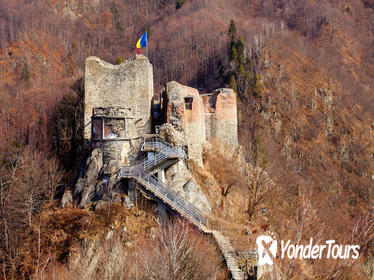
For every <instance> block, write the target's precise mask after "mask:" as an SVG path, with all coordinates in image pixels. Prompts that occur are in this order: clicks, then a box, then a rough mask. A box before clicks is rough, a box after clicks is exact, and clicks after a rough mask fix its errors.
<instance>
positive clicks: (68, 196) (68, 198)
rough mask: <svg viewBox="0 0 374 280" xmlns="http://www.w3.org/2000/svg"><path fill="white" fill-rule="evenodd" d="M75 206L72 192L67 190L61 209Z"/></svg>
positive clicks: (62, 199)
mask: <svg viewBox="0 0 374 280" xmlns="http://www.w3.org/2000/svg"><path fill="white" fill-rule="evenodd" d="M72 204H73V195H72V193H71V191H70V190H65V191H64V194H63V195H62V198H61V207H62V208H64V207H67V206H71V205H72Z"/></svg>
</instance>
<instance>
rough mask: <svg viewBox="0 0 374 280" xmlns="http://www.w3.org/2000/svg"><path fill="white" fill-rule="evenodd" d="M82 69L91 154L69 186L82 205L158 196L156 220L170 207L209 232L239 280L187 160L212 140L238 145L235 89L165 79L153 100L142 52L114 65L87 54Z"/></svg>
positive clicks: (196, 157) (149, 72)
mask: <svg viewBox="0 0 374 280" xmlns="http://www.w3.org/2000/svg"><path fill="white" fill-rule="evenodd" d="M85 71H86V72H85V102H84V139H85V142H86V144H87V146H88V147H91V148H92V152H91V156H90V157H89V158H88V159H87V160H86V163H85V165H84V166H82V168H81V172H80V174H79V178H78V180H77V183H76V185H75V188H74V197H75V199H76V200H77V201H78V202H79V205H80V206H81V207H85V206H88V205H89V206H94V207H96V208H97V207H100V206H101V205H103V204H105V203H110V202H112V201H119V202H121V203H123V204H125V205H126V206H127V207H132V206H133V205H134V203H135V195H134V194H135V193H136V188H137V187H138V188H139V189H141V191H142V192H143V193H146V194H147V196H149V197H151V198H152V199H153V200H154V201H156V202H157V204H158V207H157V211H158V218H159V219H160V220H161V219H164V218H165V217H167V210H168V209H169V210H170V211H171V212H173V213H174V212H175V213H178V214H179V215H181V216H184V217H185V218H187V219H188V220H189V221H190V222H192V223H193V224H195V225H196V226H197V227H198V228H200V229H201V230H203V231H204V232H206V233H211V234H212V235H213V236H214V237H215V239H216V240H217V243H218V244H219V246H220V248H221V251H222V253H223V255H224V256H225V259H226V263H227V265H228V268H229V269H230V271H231V274H232V276H233V279H243V274H242V272H241V271H240V269H239V267H238V264H237V261H236V259H235V258H234V257H233V256H232V255H231V250H232V248H231V246H230V244H229V240H228V239H227V238H224V237H223V236H221V235H220V234H219V233H218V232H217V231H214V230H212V229H210V227H209V225H211V224H212V223H211V222H212V221H210V219H211V218H210V216H209V213H210V212H211V205H210V202H209V201H208V199H207V198H206V196H205V194H204V192H203V191H202V190H201V188H200V186H199V185H198V184H197V183H196V181H195V179H194V178H193V176H192V174H191V172H190V171H189V169H188V164H187V162H188V160H193V161H195V162H196V163H197V164H199V165H201V166H202V165H203V160H202V153H203V148H204V145H206V143H207V142H208V141H211V140H213V139H215V140H216V141H223V142H226V143H227V144H229V145H233V146H237V145H238V135H237V104H236V94H235V92H233V91H232V90H231V89H218V90H216V91H214V92H212V93H209V94H206V93H205V94H200V93H199V91H198V90H197V89H194V88H191V87H187V86H183V85H181V84H179V83H177V82H169V83H167V84H166V85H165V87H164V89H163V90H162V91H161V93H160V95H159V97H160V98H159V100H155V99H154V92H153V68H152V65H151V64H150V63H149V61H148V59H147V58H146V57H145V56H143V55H138V56H136V57H135V58H133V59H129V60H127V61H125V62H123V63H121V64H119V65H112V64H110V63H107V62H104V61H102V60H100V59H99V58H97V57H89V58H87V60H86V70H85ZM64 196H65V194H64ZM67 196H68V195H66V197H67ZM170 211H169V212H170Z"/></svg>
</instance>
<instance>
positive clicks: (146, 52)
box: [145, 29, 148, 57]
mask: <svg viewBox="0 0 374 280" xmlns="http://www.w3.org/2000/svg"><path fill="white" fill-rule="evenodd" d="M145 32H146V33H147V47H146V48H145V56H146V57H148V30H147V29H146V30H145Z"/></svg>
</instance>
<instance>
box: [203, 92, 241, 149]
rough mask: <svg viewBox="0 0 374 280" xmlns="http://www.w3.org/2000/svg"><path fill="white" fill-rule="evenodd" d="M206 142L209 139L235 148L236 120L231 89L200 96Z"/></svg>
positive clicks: (236, 135) (234, 97) (235, 106)
mask: <svg viewBox="0 0 374 280" xmlns="http://www.w3.org/2000/svg"><path fill="white" fill-rule="evenodd" d="M202 100H203V104H204V120H205V134H206V140H207V141H209V140H210V139H211V138H214V139H217V140H220V141H223V142H226V143H228V144H230V145H233V146H236V145H237V144H238V119H237V103H236V93H235V92H234V91H233V90H231V89H218V90H216V91H214V92H213V93H211V94H207V95H203V96H202Z"/></svg>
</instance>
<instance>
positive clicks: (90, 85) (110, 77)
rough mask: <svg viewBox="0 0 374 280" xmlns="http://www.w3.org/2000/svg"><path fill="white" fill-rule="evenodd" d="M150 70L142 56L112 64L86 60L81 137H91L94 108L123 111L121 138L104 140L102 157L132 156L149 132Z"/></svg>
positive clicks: (151, 70)
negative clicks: (124, 120)
mask: <svg viewBox="0 0 374 280" xmlns="http://www.w3.org/2000/svg"><path fill="white" fill-rule="evenodd" d="M152 98H153V69H152V65H151V64H150V63H149V61H148V59H147V58H146V57H145V56H142V55H139V56H136V58H133V59H129V60H126V61H124V62H123V63H121V64H120V65H112V64H110V63H107V62H105V61H102V60H100V59H99V58H97V57H88V58H87V59H86V69H85V101H84V102H85V104H84V105H85V106H84V138H85V139H86V140H88V141H89V140H90V139H91V129H92V126H91V116H92V115H93V109H94V108H122V110H126V131H125V139H124V140H121V141H114V140H113V141H110V140H107V141H104V142H101V143H99V144H96V145H97V146H101V147H102V148H103V151H104V160H105V161H108V160H110V159H120V160H122V161H124V162H126V161H131V160H132V159H134V158H135V157H136V154H137V152H138V150H139V147H140V141H141V137H142V135H143V134H144V133H150V132H151V102H152Z"/></svg>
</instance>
